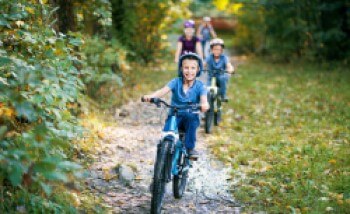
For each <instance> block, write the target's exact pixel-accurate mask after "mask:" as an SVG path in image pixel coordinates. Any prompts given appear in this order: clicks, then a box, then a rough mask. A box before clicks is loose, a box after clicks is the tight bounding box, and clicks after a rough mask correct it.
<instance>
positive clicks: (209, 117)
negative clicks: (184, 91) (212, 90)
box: [205, 94, 214, 134]
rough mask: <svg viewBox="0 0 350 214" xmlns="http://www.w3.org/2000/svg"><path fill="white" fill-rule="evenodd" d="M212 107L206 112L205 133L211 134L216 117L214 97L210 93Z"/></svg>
mask: <svg viewBox="0 0 350 214" xmlns="http://www.w3.org/2000/svg"><path fill="white" fill-rule="evenodd" d="M208 98H209V99H208V100H209V106H210V109H209V110H208V111H207V112H206V113H205V133H207V134H210V133H211V128H212V125H213V119H214V97H213V95H211V94H209V95H208Z"/></svg>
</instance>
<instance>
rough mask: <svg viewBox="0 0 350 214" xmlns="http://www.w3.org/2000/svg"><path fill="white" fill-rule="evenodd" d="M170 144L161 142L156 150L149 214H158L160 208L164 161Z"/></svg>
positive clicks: (162, 195) (164, 181) (163, 180)
mask: <svg viewBox="0 0 350 214" xmlns="http://www.w3.org/2000/svg"><path fill="white" fill-rule="evenodd" d="M170 144H171V142H169V141H163V142H161V145H160V146H159V147H158V150H157V158H156V163H155V165H154V176H153V188H152V200H151V213H152V214H159V213H160V211H161V208H162V203H163V198H164V193H165V186H166V180H165V179H166V173H167V172H166V160H167V155H168V150H169V146H170Z"/></svg>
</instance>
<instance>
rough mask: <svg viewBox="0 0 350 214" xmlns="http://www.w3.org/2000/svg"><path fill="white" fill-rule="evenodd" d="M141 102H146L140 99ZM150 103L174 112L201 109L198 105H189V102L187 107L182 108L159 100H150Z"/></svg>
mask: <svg viewBox="0 0 350 214" xmlns="http://www.w3.org/2000/svg"><path fill="white" fill-rule="evenodd" d="M141 102H146V100H145V99H144V98H143V97H141ZM150 103H154V104H155V105H156V106H157V107H160V105H161V104H163V105H164V106H166V107H167V108H171V109H176V110H184V109H191V110H199V109H200V108H201V106H200V105H199V104H195V103H190V102H189V103H188V104H187V105H183V106H180V105H171V104H169V103H167V102H166V101H164V100H162V99H160V98H151V100H150Z"/></svg>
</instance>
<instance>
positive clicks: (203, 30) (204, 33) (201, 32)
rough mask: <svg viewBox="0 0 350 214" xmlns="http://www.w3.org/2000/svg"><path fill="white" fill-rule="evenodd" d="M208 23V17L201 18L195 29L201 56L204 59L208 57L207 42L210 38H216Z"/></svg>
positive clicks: (209, 19)
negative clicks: (200, 46) (200, 47)
mask: <svg viewBox="0 0 350 214" xmlns="http://www.w3.org/2000/svg"><path fill="white" fill-rule="evenodd" d="M210 22H211V18H210V17H208V16H205V17H203V22H202V24H201V25H200V26H199V27H198V29H197V37H198V38H199V39H200V40H201V45H202V49H203V56H204V57H205V58H206V57H208V56H209V41H210V39H211V37H213V38H216V33H215V31H214V28H213V26H212V25H211V23H210Z"/></svg>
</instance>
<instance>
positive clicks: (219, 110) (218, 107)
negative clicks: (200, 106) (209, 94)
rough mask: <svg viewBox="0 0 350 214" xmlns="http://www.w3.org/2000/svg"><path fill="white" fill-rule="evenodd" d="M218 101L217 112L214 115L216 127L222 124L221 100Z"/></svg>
mask: <svg viewBox="0 0 350 214" xmlns="http://www.w3.org/2000/svg"><path fill="white" fill-rule="evenodd" d="M216 100H217V105H216V106H217V111H216V112H215V113H214V125H215V126H218V125H219V123H220V122H221V100H220V99H216Z"/></svg>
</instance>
